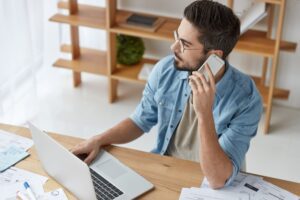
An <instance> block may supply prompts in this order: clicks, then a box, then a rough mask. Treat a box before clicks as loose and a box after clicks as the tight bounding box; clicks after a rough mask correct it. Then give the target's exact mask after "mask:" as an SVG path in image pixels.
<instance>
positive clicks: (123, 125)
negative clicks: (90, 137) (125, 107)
mask: <svg viewBox="0 0 300 200" xmlns="http://www.w3.org/2000/svg"><path fill="white" fill-rule="evenodd" d="M142 134H143V131H142V130H141V129H140V128H139V127H138V126H137V125H136V124H135V123H134V122H133V121H132V120H131V119H130V118H127V119H125V120H123V121H122V122H120V123H119V124H117V125H116V126H114V127H112V128H111V129H109V130H107V131H105V132H104V133H102V134H100V135H97V136H95V138H96V139H97V140H98V141H99V145H108V144H123V143H127V142H131V141H133V140H135V139H136V138H138V137H140V136H141V135H142Z"/></svg>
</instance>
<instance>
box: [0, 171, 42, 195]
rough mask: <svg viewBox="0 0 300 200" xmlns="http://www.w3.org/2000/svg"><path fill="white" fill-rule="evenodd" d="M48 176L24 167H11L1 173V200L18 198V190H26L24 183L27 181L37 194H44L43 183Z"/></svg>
mask: <svg viewBox="0 0 300 200" xmlns="http://www.w3.org/2000/svg"><path fill="white" fill-rule="evenodd" d="M47 180H48V178H47V177H45V176H41V175H39V174H35V173H32V172H29V171H26V170H23V169H19V168H16V167H11V168H9V169H7V170H6V171H4V172H2V173H0V194H1V198H0V199H1V200H2V199H5V200H8V199H14V200H15V199H16V193H17V191H21V192H23V193H26V192H25V188H24V186H23V183H24V182H25V181H27V182H28V183H29V184H30V187H31V188H32V190H33V192H34V193H35V194H36V195H42V194H44V189H43V185H44V184H45V182H46V181H47Z"/></svg>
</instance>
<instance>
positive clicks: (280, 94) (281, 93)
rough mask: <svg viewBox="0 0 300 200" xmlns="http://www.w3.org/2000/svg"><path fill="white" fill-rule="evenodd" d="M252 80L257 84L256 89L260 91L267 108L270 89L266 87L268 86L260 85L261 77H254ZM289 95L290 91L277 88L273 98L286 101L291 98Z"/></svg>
mask: <svg viewBox="0 0 300 200" xmlns="http://www.w3.org/2000/svg"><path fill="white" fill-rule="evenodd" d="M252 79H253V80H254V82H255V83H256V87H257V89H258V90H259V92H260V95H261V96H262V99H263V104H264V107H266V106H267V102H268V98H269V87H266V86H264V85H261V84H260V77H255V76H252ZM289 94H290V91H289V90H285V89H280V88H275V89H274V93H273V97H274V98H276V99H285V100H286V99H288V98H289Z"/></svg>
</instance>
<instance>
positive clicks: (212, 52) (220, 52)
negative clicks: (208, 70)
mask: <svg viewBox="0 0 300 200" xmlns="http://www.w3.org/2000/svg"><path fill="white" fill-rule="evenodd" d="M208 54H209V55H211V54H216V55H217V56H219V57H220V58H223V54H224V53H223V51H222V50H210V51H209V52H208Z"/></svg>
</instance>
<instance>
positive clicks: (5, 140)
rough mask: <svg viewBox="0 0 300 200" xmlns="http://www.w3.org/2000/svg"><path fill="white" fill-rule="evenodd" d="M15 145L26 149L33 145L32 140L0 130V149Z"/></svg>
mask: <svg viewBox="0 0 300 200" xmlns="http://www.w3.org/2000/svg"><path fill="white" fill-rule="evenodd" d="M12 145H15V146H17V147H20V148H22V149H24V150H25V151H27V150H28V149H29V148H30V147H32V145H33V140H31V139H29V138H26V137H22V136H19V135H16V134H14V133H9V132H6V131H3V130H0V149H1V148H3V147H8V146H12Z"/></svg>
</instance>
